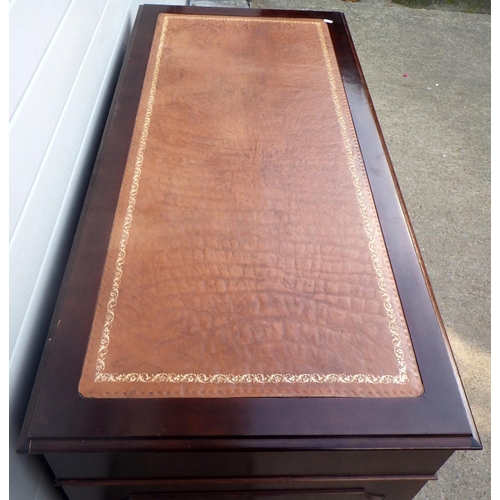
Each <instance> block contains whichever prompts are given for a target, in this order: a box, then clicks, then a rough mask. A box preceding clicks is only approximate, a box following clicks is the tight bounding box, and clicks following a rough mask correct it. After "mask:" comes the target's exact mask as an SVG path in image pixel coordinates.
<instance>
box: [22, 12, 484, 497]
mask: <svg viewBox="0 0 500 500" xmlns="http://www.w3.org/2000/svg"><path fill="white" fill-rule="evenodd" d="M480 448H481V444H480V441H479V436H478V434H477V430H476V428H475V425H474V422H473V418H472V415H471V412H470V409H469V406H468V403H467V399H466V396H465V393H464V390H463V388H462V384H461V382H460V378H459V375H458V372H457V369H456V366H455V364H454V361H453V356H452V353H451V350H450V346H449V343H448V340H447V337H446V333H445V331H444V328H443V324H442V320H441V319H440V316H439V312H438V308H437V305H436V302H435V299H434V296H433V294H432V290H431V287H430V283H429V280H428V277H427V274H426V272H425V268H424V264H423V262H422V258H421V255H420V252H419V250H418V246H417V244H416V241H415V237H414V234H413V231H412V228H411V225H410V222H409V219H408V215H407V212H406V210H405V207H404V203H403V200H402V197H401V193H400V191H399V188H398V184H397V181H396V177H395V174H394V170H393V168H392V166H391V162H390V159H389V156H388V153H387V149H386V147H385V144H384V140H383V138H382V135H381V131H380V128H379V125H378V122H377V119H376V116H375V113H374V110H373V106H372V103H371V100H370V97H369V94H368V90H367V87H366V84H365V81H364V79H363V75H362V72H361V68H360V65H359V61H358V59H357V57H356V53H355V50H354V46H353V43H352V40H351V37H350V35H349V31H348V28H347V24H346V21H345V18H344V16H343V15H342V14H340V13H334V12H306V11H302V12H293V11H272V10H239V9H208V8H184V7H166V6H143V7H141V8H140V10H139V13H138V16H137V20H136V23H135V26H134V29H133V33H132V37H131V43H130V45H129V48H128V50H127V53H126V56H125V61H124V64H123V69H122V71H121V74H120V78H119V81H118V85H117V89H116V93H115V97H114V100H113V103H112V107H111V111H110V114H109V119H108V123H107V125H106V129H105V133H104V136H103V139H102V143H101V148H100V151H99V154H98V159H97V162H96V165H95V169H94V172H93V177H92V180H91V184H90V188H89V191H88V195H87V198H86V201H85V205H84V209H83V213H82V216H81V221H80V224H79V227H78V231H77V235H76V239H75V243H74V247H73V249H72V252H71V255H70V259H69V263H68V267H67V271H66V274H65V277H64V281H63V285H62V288H61V292H60V296H59V299H58V303H57V306H56V310H55V313H54V317H53V321H52V325H51V328H50V332H49V335H48V339H47V342H46V346H45V350H44V353H43V356H42V360H41V364H40V368H39V372H38V375H37V378H36V382H35V386H34V389H33V394H32V397H31V401H30V404H29V408H28V411H27V415H26V419H25V424H24V427H23V430H22V433H21V437H20V443H19V451H20V452H27V453H32V454H43V455H44V456H45V458H46V460H47V461H48V463H49V465H50V467H51V468H52V470H53V472H54V475H55V477H56V485H57V486H61V487H62V488H63V489H64V491H65V493H66V494H67V496H68V498H70V499H71V500H90V499H113V500H114V499H116V500H118V499H130V500H153V499H155V500H160V499H170V498H176V499H191V498H193V499H194V498H221V499H222V498H235V499H236V498H242V499H250V498H255V499H261V500H264V499H272V498H275V497H283V498H287V499H290V500H291V499H296V500H306V499H312V498H324V499H325V500H326V499H330V498H331V499H335V500H344V499H345V500H351V499H352V500H354V499H360V500H361V499H370V500H375V499H377V500H382V499H386V500H409V499H411V498H413V497H414V496H415V495H416V494H417V492H418V491H419V490H420V489H421V488H422V486H423V485H424V484H425V483H426V482H427V481H428V480H433V479H436V476H435V474H436V472H437V470H438V469H439V468H440V467H441V466H442V465H443V464H444V462H445V461H446V460H447V459H448V458H449V457H450V456H451V455H452V453H453V452H454V451H455V450H458V449H462V450H472V449H480Z"/></svg>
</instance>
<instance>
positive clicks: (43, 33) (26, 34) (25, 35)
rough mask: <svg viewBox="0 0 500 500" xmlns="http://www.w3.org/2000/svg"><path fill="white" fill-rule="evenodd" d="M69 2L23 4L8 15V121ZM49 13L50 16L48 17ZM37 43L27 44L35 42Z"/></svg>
mask: <svg viewBox="0 0 500 500" xmlns="http://www.w3.org/2000/svg"><path fill="white" fill-rule="evenodd" d="M70 3H71V0H24V1H19V2H14V3H11V5H10V11H9V24H10V30H9V82H10V89H11V91H10V96H9V107H10V113H9V115H10V117H12V114H13V113H14V111H15V109H16V107H17V105H18V104H19V101H20V100H21V97H22V95H23V93H24V91H25V90H26V87H27V86H28V84H29V82H30V80H31V78H32V76H33V74H34V72H35V70H36V68H37V67H38V65H39V63H40V62H41V60H42V57H43V55H44V53H45V51H46V49H47V47H48V45H49V43H50V41H51V39H52V37H53V36H54V33H55V32H56V31H57V27H58V25H59V24H60V22H61V19H62V17H63V16H64V13H65V12H66V9H67V8H68V6H69V4H70ZM47 11H50V16H48V15H47ZM35 40H36V43H30V41H31V42H32V41H35Z"/></svg>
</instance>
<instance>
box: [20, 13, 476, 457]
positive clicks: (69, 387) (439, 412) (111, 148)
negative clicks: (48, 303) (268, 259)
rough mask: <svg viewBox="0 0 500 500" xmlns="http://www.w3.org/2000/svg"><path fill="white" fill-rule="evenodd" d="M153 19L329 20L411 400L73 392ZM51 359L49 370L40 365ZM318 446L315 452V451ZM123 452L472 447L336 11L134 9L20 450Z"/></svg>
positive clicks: (436, 319)
mask: <svg viewBox="0 0 500 500" xmlns="http://www.w3.org/2000/svg"><path fill="white" fill-rule="evenodd" d="M160 12H175V13H190V14H204V15H207V14H210V15H240V16H258V17H266V16H269V17H307V18H319V19H323V18H328V19H331V20H332V21H333V23H332V24H329V29H330V34H331V36H332V39H333V41H334V45H335V47H336V51H337V56H338V58H339V65H340V69H341V73H342V76H343V79H344V84H345V88H346V92H347V97H348V101H349V105H350V108H351V113H352V116H353V120H354V123H355V127H356V132H357V134H358V140H359V143H360V147H361V150H362V154H363V157H364V160H365V163H366V167H367V171H368V175H369V179H370V183H371V186H372V189H373V192H374V198H375V203H376V206H377V211H378V213H379V216H380V220H381V225H382V229H383V233H384V237H385V239H386V243H387V247H388V251H389V255H390V258H391V263H392V265H393V269H394V274H395V276H396V280H397V283H398V287H399V290H400V295H401V300H402V303H403V308H404V311H405V314H406V316H407V320H408V324H409V328H410V333H411V336H412V340H413V342H414V346H415V351H416V355H417V361H418V363H419V366H420V370H421V373H422V378H423V380H424V385H425V393H424V395H423V396H422V397H419V398H395V399H382V398H380V399H369V398H281V399H280V398H249V399H245V398H229V399H224V400H219V399H135V400H134V399H127V400H124V399H122V400H120V399H117V400H104V399H100V400H98V399H85V398H82V397H81V396H80V395H79V394H78V391H77V387H78V381H79V377H80V373H81V368H82V363H83V359H84V355H85V351H86V347H87V341H88V335H89V332H90V326H91V321H92V316H93V310H94V306H95V302H96V298H97V292H98V287H99V283H100V276H101V273H102V268H103V263H104V257H105V252H106V249H107V244H108V238H109V233H110V229H111V225H112V222H113V216H114V210H115V207H116V202H117V199H118V191H119V188H120V182H121V178H122V175H123V170H124V166H125V162H126V156H127V151H125V150H124V148H123V144H127V143H128V141H129V140H130V137H131V135H132V129H133V125H134V121H135V113H136V110H137V105H138V102H139V97H140V92H141V88H142V79H143V77H144V74H145V71H146V63H147V57H146V55H147V54H148V53H149V49H150V46H151V42H152V38H153V28H154V25H155V24H156V18H157V15H158V14H159V13H160ZM52 358H54V359H57V360H58V363H57V364H56V363H50V359H52ZM221 415H223V418H222V417H221ZM299 436H300V438H299ZM389 436H390V437H389ZM159 438H161V439H159ZM166 438H168V439H166ZM188 438H191V440H190V439H188ZM202 438H212V439H202ZM222 438H227V439H222ZM319 438H321V439H322V440H323V441H322V443H323V444H320V443H319ZM301 439H302V441H301ZM299 442H300V444H298V443H299ZM134 443H136V444H135V445H139V446H140V447H141V448H143V449H147V450H159V449H165V446H167V447H168V446H174V447H175V446H178V447H180V448H181V449H182V447H184V448H185V447H189V446H192V445H193V443H197V446H201V447H202V448H203V447H204V446H208V447H210V446H211V447H215V448H217V447H218V446H228V447H232V449H242V448H245V447H249V448H252V447H255V448H259V449H262V447H264V448H265V447H266V446H273V447H277V448H280V449H281V448H282V449H285V448H286V449H295V448H296V447H297V446H299V447H301V446H311V447H312V448H314V449H315V447H317V446H319V447H321V446H335V447H340V448H341V449H348V448H349V449H357V447H360V448H362V449H370V448H371V449H373V448H374V447H377V446H381V443H386V444H385V446H386V447H394V449H398V448H399V447H401V446H403V445H405V446H406V445H408V443H411V446H413V447H415V448H421V447H424V448H425V447H434V448H444V449H457V448H461V449H472V448H480V447H481V445H480V441H479V437H478V434H477V430H476V428H475V425H474V422H473V419H472V415H471V413H470V410H469V408H468V404H467V401H466V398H465V393H464V391H463V388H462V386H461V382H460V379H459V376H458V371H457V369H456V366H455V365H454V363H453V360H452V358H451V357H450V349H449V345H448V342H447V339H446V335H445V333H444V329H443V326H442V320H441V319H440V316H439V312H438V309H437V306H436V302H435V298H434V296H433V294H432V291H431V288H430V284H429V280H428V277H427V274H426V272H425V268H424V266H423V262H422V258H421V255H420V252H419V250H418V246H417V244H416V241H415V237H414V234H413V230H412V228H411V225H410V223H409V219H408V214H407V212H406V209H405V208H404V202H403V199H402V195H401V192H400V189H399V186H398V185H397V180H396V177H395V174H394V169H393V167H392V164H391V163H390V159H389V155H388V152H387V148H386V146H385V143H384V140H383V137H382V134H381V131H380V126H379V124H378V121H377V119H376V115H375V112H374V109H373V103H372V102H371V100H370V98H369V93H368V89H367V88H366V82H365V81H364V77H363V75H362V72H361V68H360V66H359V61H358V60H357V57H356V54H355V51H354V48H353V45H352V40H351V38H350V35H349V32H348V29H347V26H346V23H345V18H344V16H343V15H342V14H340V13H332V12H311V11H281V10H279V11H278V10H276V11H273V10H254V9H252V10H249V9H241V10H240V9H222V8H217V9H210V8H185V7H165V6H144V7H141V8H140V10H139V13H138V17H137V20H136V23H135V26H134V29H133V33H132V37H131V43H130V45H129V48H128V50H127V54H126V56H125V62H124V66H123V69H122V72H121V74H120V79H119V82H118V86H117V90H116V93H115V97H114V100H113V104H112V107H111V111H110V117H109V119H108V122H107V124H106V129H105V133H104V137H103V142H102V146H101V149H100V151H99V155H98V160H97V162H96V167H95V170H94V173H93V176H92V180H91V187H90V189H89V193H88V196H87V198H86V201H85V205H84V209H83V212H82V217H81V221H80V224H79V227H78V232H77V235H76V238H75V244H74V246H73V249H72V252H71V255H70V259H69V263H68V267H67V271H66V274H65V277H64V281H63V285H62V288H61V293H60V297H59V300H58V305H57V307H56V309H55V312H54V317H53V321H52V325H51V328H50V331H49V335H48V340H47V344H46V349H45V351H44V354H43V357H42V361H41V364H40V369H39V374H38V377H37V381H36V383H35V387H34V390H33V397H32V400H31V403H30V406H29V409H28V413H27V417H26V421H25V425H24V427H23V430H22V434H21V437H20V440H19V450H20V451H23V452H28V451H29V452H30V453H43V452H49V451H54V450H55V449H56V448H57V450H58V451H71V450H76V449H78V451H82V450H88V451H93V450H95V449H103V448H104V447H106V446H121V445H123V446H132V448H133V447H134V446H135V445H134ZM173 443H175V444H173ZM221 443H224V444H223V445H222V444H221ZM271 443H272V444H271ZM324 443H330V444H329V445H325V444H324ZM107 449H109V448H107ZM274 449H276V448H274Z"/></svg>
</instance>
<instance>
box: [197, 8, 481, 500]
mask: <svg viewBox="0 0 500 500" xmlns="http://www.w3.org/2000/svg"><path fill="white" fill-rule="evenodd" d="M191 5H198V6H219V7H222V6H232V7H245V8H248V7H250V8H266V9H280V8H281V9H308V10H334V11H342V12H344V13H345V15H346V18H347V22H348V24H349V28H350V30H351V34H352V37H353V39H354V44H355V46H356V50H357V53H358V56H359V59H360V61H361V65H362V67H363V71H364V75H365V78H366V80H367V83H368V87H369V89H370V93H371V96H372V99H373V102H374V105H375V109H376V112H377V115H378V118H379V121H380V123H381V127H382V130H383V132H384V136H385V139H386V141H387V145H388V148H389V152H390V155H391V158H392V161H393V163H394V168H395V170H396V173H397V176H398V179H399V182H400V186H401V189H402V192H403V196H404V198H405V201H406V204H407V208H408V210H409V213H410V218H411V220H412V223H413V226H414V229H415V232H416V235H417V239H418V242H419V244H420V247H421V250H422V253H423V257H424V261H425V263H426V266H427V270H428V272H429V275H430V279H431V282H432V285H433V288H434V292H435V294H436V298H437V301H438V304H439V306H440V310H441V314H442V316H443V320H444V322H445V325H446V328H447V331H448V336H449V337H450V342H451V345H452V348H453V350H454V354H455V357H456V362H457V365H458V368H459V371H460V373H461V376H462V380H463V383H464V386H465V390H466V392H467V395H468V398H469V402H470V405H471V408H472V412H473V414H474V417H475V420H476V424H477V426H478V428H479V433H480V435H481V439H482V442H483V446H484V450H483V451H479V452H477V451H475V452H456V453H455V454H454V455H453V457H452V458H451V459H450V460H449V461H448V462H447V463H446V464H445V465H444V466H443V467H442V469H441V470H440V472H439V474H438V477H439V480H438V481H433V482H429V483H428V484H427V485H426V486H425V487H424V488H423V489H422V491H421V492H420V493H419V494H418V496H417V497H416V498H417V500H438V499H446V500H451V499H459V498H460V499H470V500H479V499H487V498H488V499H489V498H491V493H490V484H491V483H490V479H491V467H490V458H491V453H490V449H491V448H490V443H491V417H490V412H491V406H490V389H491V386H490V373H491V371H490V359H491V358H490V352H491V349H490V140H491V137H490V110H491V107H490V106H491V105H490V74H491V61H490V28H491V17H490V16H489V15H485V14H467V13H463V12H457V11H453V10H451V11H450V10H440V9H439V7H437V8H433V9H427V10H426V9H412V8H408V7H403V6H401V5H396V4H392V3H391V2H390V0H360V1H358V2H349V1H342V0H250V1H247V0H233V1H231V0H211V1H208V0H203V1H202V0H191ZM403 74H407V75H408V76H407V77H404V76H403Z"/></svg>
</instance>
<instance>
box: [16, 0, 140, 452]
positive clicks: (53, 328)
mask: <svg viewBox="0 0 500 500" xmlns="http://www.w3.org/2000/svg"><path fill="white" fill-rule="evenodd" d="M142 9H143V6H142V5H141V6H139V8H138V11H137V16H136V19H135V22H134V26H133V28H132V31H131V34H130V40H129V44H128V46H127V50H126V51H125V55H124V59H123V63H122V67H121V70H120V74H119V76H118V80H117V83H116V87H115V91H114V95H113V99H112V101H111V105H110V109H109V113H108V117H107V119H106V124H105V127H104V131H103V135H102V139H101V143H100V145H99V149H98V152H97V156H96V160H95V166H94V170H93V172H92V175H91V178H90V181H89V186H88V189H87V194H86V196H85V200H84V203H83V207H82V212H81V215H80V219H79V222H78V226H77V230H76V233H75V236H74V240H73V245H72V248H71V251H70V254H69V257H68V263H67V265H66V269H65V272H64V276H63V280H62V283H61V288H60V291H59V294H58V297H57V301H56V307H55V309H54V313H53V318H52V321H51V324H50V327H49V330H48V335H47V340H46V343H45V347H44V349H43V352H42V357H41V359H40V364H39V367H38V371H37V375H36V378H35V383H34V385H33V389H32V396H31V398H30V401H29V404H28V408H27V411H26V416H25V419H24V423H23V426H22V428H21V432H20V435H19V438H18V445H17V451H18V452H19V453H26V452H28V451H29V433H30V427H31V424H32V420H33V417H34V414H35V412H36V407H37V402H38V396H39V393H40V390H41V387H42V384H43V380H44V374H45V370H46V368H47V365H48V362H49V359H50V355H51V353H52V346H53V345H54V340H55V339H56V335H57V327H58V323H56V320H57V318H58V317H59V313H60V311H61V310H62V309H63V308H64V306H65V295H66V292H67V290H68V286H69V284H70V280H71V276H72V273H73V268H74V265H75V260H76V256H77V249H78V246H79V244H80V241H81V238H82V232H83V230H84V227H85V221H86V220H87V215H88V212H89V208H90V205H91V201H92V198H93V196H94V189H93V188H94V186H95V184H96V182H97V178H98V172H99V166H100V165H101V162H102V158H103V155H104V152H105V150H106V144H107V138H108V136H109V133H110V129H111V127H112V125H113V122H114V118H115V110H116V106H117V100H118V97H119V95H120V90H121V89H122V87H123V81H124V78H125V73H126V70H127V64H126V63H127V61H128V60H129V58H130V54H131V52H132V48H133V42H134V39H135V37H136V34H137V30H138V27H139V23H140V18H141V13H142ZM137 104H138V103H137Z"/></svg>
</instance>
